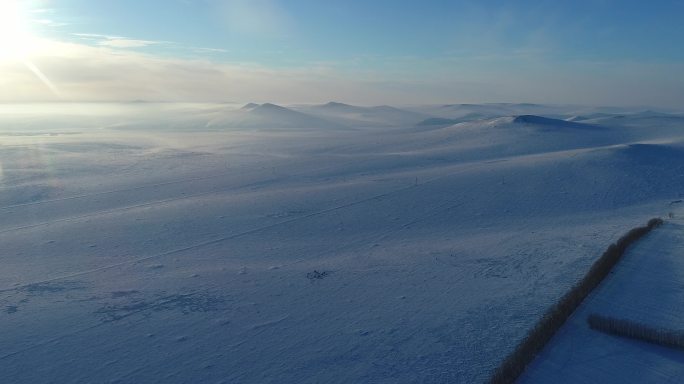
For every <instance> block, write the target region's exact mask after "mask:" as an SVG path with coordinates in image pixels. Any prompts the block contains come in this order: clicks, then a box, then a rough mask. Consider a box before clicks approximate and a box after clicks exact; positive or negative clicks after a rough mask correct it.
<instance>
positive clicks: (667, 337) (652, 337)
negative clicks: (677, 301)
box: [587, 314, 684, 348]
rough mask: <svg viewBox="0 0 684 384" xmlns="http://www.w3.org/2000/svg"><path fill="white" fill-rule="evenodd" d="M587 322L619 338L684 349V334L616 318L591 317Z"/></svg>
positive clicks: (593, 315)
mask: <svg viewBox="0 0 684 384" xmlns="http://www.w3.org/2000/svg"><path fill="white" fill-rule="evenodd" d="M587 322H588V323H589V326H590V327H591V328H592V329H596V330H598V331H602V332H605V333H609V334H612V335H617V336H624V337H629V338H632V339H637V340H642V341H646V342H649V343H654V344H659V345H663V346H666V347H677V348H684V332H682V331H673V330H668V329H658V328H653V327H650V326H648V325H646V324H642V323H637V322H634V321H630V320H624V319H616V318H614V317H608V316H601V315H597V314H592V315H589V318H587Z"/></svg>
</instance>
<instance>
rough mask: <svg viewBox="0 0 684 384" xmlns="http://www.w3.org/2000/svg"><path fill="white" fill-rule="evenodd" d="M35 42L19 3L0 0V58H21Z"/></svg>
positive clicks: (13, 0) (30, 50)
mask: <svg viewBox="0 0 684 384" xmlns="http://www.w3.org/2000/svg"><path fill="white" fill-rule="evenodd" d="M36 44H37V43H36V39H35V38H34V37H33V36H32V34H31V32H30V28H29V23H28V19H27V17H26V14H25V10H24V9H23V8H22V6H21V3H20V2H19V1H17V0H0V60H15V59H23V58H24V57H25V56H26V55H28V54H29V53H30V52H32V51H33V50H34V49H35V47H36Z"/></svg>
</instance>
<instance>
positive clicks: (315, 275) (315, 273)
mask: <svg viewBox="0 0 684 384" xmlns="http://www.w3.org/2000/svg"><path fill="white" fill-rule="evenodd" d="M329 274H330V273H328V272H327V271H323V272H318V271H317V270H314V271H313V272H309V273H307V274H306V278H307V279H309V280H321V279H324V278H326V277H327V276H328V275H329Z"/></svg>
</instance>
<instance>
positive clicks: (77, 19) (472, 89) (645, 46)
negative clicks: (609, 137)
mask: <svg viewBox="0 0 684 384" xmlns="http://www.w3.org/2000/svg"><path fill="white" fill-rule="evenodd" d="M682 11H684V3H682V2H681V1H664V0H663V1H655V2H651V3H649V4H644V3H643V2H637V1H615V0H606V1H576V2H572V3H571V4H569V3H563V4H558V3H556V2H546V1H538V0H526V1H520V2H516V3H515V4H510V3H507V2H503V1H429V2H421V3H416V2H410V1H384V0H383V1H374V2H372V3H368V2H361V1H347V2H343V3H335V4H330V3H327V2H326V3H322V2H316V1H311V0H297V1H279V0H251V1H247V0H230V1H214V0H202V1H186V0H172V1H145V2H136V1H132V0H125V1H116V2H93V1H84V0H53V1H51V0H26V1H17V0H0V25H1V26H0V36H2V37H0V73H2V74H3V76H2V79H0V84H2V87H0V101H3V102H31V101H130V100H155V101H200V102H205V101H206V102H222V101H239V102H243V101H255V102H276V103H322V102H327V101H330V100H335V101H340V102H345V103H352V104H416V103H420V104H429V103H456V102H472V103H483V102H532V103H556V104H566V103H567V104H583V105H616V106H658V107H669V108H680V107H681V105H682V103H683V102H684V78H682V76H681V73H683V72H684V52H683V51H682V50H681V49H677V47H678V44H679V42H680V41H681V40H682V38H684V29H682V28H681V26H680V20H679V15H681V14H682Z"/></svg>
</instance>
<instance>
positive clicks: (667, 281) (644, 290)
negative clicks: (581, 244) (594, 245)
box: [519, 208, 684, 383]
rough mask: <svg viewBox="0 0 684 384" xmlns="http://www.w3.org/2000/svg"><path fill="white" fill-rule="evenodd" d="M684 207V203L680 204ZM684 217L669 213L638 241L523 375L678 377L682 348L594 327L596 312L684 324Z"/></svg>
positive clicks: (682, 370) (581, 379)
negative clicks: (591, 322)
mask: <svg viewBox="0 0 684 384" xmlns="http://www.w3.org/2000/svg"><path fill="white" fill-rule="evenodd" d="M676 211H677V212H678V213H682V209H681V208H678V209H677V210H676ZM683 225H684V220H682V219H681V218H679V219H674V220H669V221H668V222H667V223H666V224H665V225H664V226H662V227H660V228H658V229H657V230H655V231H654V232H653V233H651V234H649V235H648V236H647V237H646V238H645V239H643V240H642V241H640V242H639V243H637V244H636V245H635V246H634V247H633V248H631V249H630V250H629V251H628V252H627V253H626V254H625V257H624V259H623V260H622V261H621V262H620V263H619V264H618V265H617V266H616V268H615V269H614V270H613V272H612V274H611V275H610V276H609V277H608V278H607V279H606V280H605V281H604V282H603V283H602V284H601V286H599V288H597V289H596V290H595V291H594V292H593V293H592V294H591V295H590V296H589V297H588V298H587V300H586V301H585V302H584V303H583V304H582V305H581V306H580V308H578V310H577V311H576V312H575V314H573V316H572V317H571V318H570V319H569V320H568V322H567V323H566V324H565V326H564V327H563V328H561V330H560V331H559V332H558V334H556V336H555V337H554V338H553V339H552V340H551V342H550V343H549V344H548V345H547V347H546V348H545V350H544V351H543V352H542V354H541V355H540V356H539V357H538V358H537V360H535V362H534V363H532V364H531V366H530V367H529V368H528V369H527V371H526V372H525V373H524V374H523V376H522V377H521V378H520V380H519V383H624V382H634V383H679V382H682V381H683V380H684V353H682V351H681V350H678V349H671V348H667V347H662V346H658V345H654V344H649V343H646V342H642V341H636V340H632V339H627V338H623V337H619V336H611V335H607V334H605V333H602V332H599V331H596V330H592V329H590V328H589V326H588V325H587V317H588V316H589V315H590V314H592V313H596V314H600V315H602V316H610V317H613V318H618V319H625V320H631V321H636V322H639V323H641V324H646V325H648V326H650V327H652V328H655V329H668V330H683V329H684V319H683V318H682V311H683V310H684V285H682V281H684V262H683V261H682V251H684V233H683V232H682V229H683Z"/></svg>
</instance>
